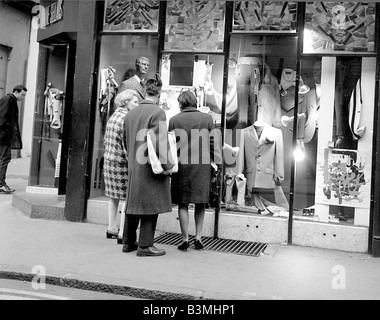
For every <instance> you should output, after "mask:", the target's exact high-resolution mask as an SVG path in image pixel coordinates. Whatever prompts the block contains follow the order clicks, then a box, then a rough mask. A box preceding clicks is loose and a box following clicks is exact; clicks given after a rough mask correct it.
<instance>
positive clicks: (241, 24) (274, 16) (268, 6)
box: [233, 1, 297, 32]
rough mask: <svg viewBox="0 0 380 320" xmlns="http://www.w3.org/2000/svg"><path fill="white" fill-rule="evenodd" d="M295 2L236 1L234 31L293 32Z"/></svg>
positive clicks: (295, 18)
mask: <svg viewBox="0 0 380 320" xmlns="http://www.w3.org/2000/svg"><path fill="white" fill-rule="evenodd" d="M296 26H297V3H296V2H293V1H237V2H235V4H234V23H233V30H234V31H249V32H252V31H261V32H263V31H265V32H268V31H269V32H270V31H274V32H279V31H281V32H295V31H296Z"/></svg>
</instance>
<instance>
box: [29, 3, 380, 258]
mask: <svg viewBox="0 0 380 320" xmlns="http://www.w3.org/2000/svg"><path fill="white" fill-rule="evenodd" d="M42 4H43V5H44V6H46V7H47V8H49V12H50V15H49V18H50V19H51V17H53V21H50V25H48V26H47V27H46V28H45V29H44V30H41V31H40V32H39V42H40V46H41V51H40V65H41V66H42V65H43V66H44V68H39V70H40V74H39V76H38V82H37V83H38V84H37V85H38V89H37V92H38V93H37V99H36V101H37V103H36V104H37V106H36V108H39V109H38V110H40V112H39V113H38V115H36V118H35V133H34V138H35V143H34V148H33V155H32V167H33V168H34V169H33V170H34V171H32V174H31V178H30V187H29V188H44V189H45V190H46V192H50V191H51V192H57V193H58V194H60V195H65V199H66V205H65V217H66V219H67V220H69V221H78V222H84V221H91V220H92V219H96V218H94V216H96V215H97V214H99V215H103V216H105V217H106V216H107V214H106V210H107V209H106V208H107V198H106V197H105V196H104V185H103V178H102V175H103V172H102V156H103V153H104V147H103V138H104V131H105V125H106V122H107V120H108V119H109V117H110V116H111V115H112V112H113V103H112V102H113V98H114V96H115V95H116V94H117V90H118V87H119V86H120V84H121V82H122V81H124V80H125V79H127V78H128V77H130V76H133V73H134V70H135V61H136V59H137V58H138V57H140V56H144V57H147V58H149V61H150V75H151V76H153V75H154V73H156V72H158V73H159V74H160V75H161V78H162V79H163V82H164V87H163V93H162V95H161V102H160V105H161V107H162V108H163V109H164V110H165V111H166V113H167V118H168V119H170V117H172V116H174V115H175V114H177V113H179V108H178V104H177V101H176V98H177V97H178V94H179V93H180V92H182V91H184V90H191V91H193V92H194V93H195V94H196V96H197V98H198V107H199V109H200V111H201V112H205V113H209V114H211V115H212V117H213V119H214V121H215V125H216V126H217V128H219V129H220V130H221V132H222V135H223V139H224V147H225V148H224V153H223V154H224V163H223V170H222V172H220V173H219V175H217V176H215V177H214V182H215V183H214V184H213V190H212V193H211V194H212V197H210V203H209V208H208V212H207V215H206V220H205V235H208V236H215V237H220V238H226V239H235V240H244V241H250V242H264V243H287V244H295V245H304V246H311V247H320V248H330V249H338V250H344V251H352V252H368V253H372V254H374V255H377V254H380V246H379V243H378V241H379V239H380V238H379V236H380V226H379V221H380V220H379V217H380V212H379V211H380V207H379V204H378V200H377V199H380V198H379V189H380V188H379V187H380V184H379V180H378V179H379V178H377V176H378V174H376V173H378V172H379V171H378V170H379V169H380V168H379V164H378V161H376V160H377V159H376V150H379V149H378V144H379V139H378V138H377V137H378V136H379V134H378V131H379V127H378V125H377V123H378V121H377V119H378V116H379V114H378V111H377V109H378V104H379V101H378V96H379V80H378V74H379V62H378V53H379V45H378V43H377V42H376V39H377V38H378V35H379V23H378V20H379V17H380V16H379V10H380V8H379V6H378V5H377V4H376V3H375V2H353V1H351V2H341V1H339V2H338V1H335V2H334V1H329V2H327V1H326V2H312V1H307V2H305V1H303V2H301V1H300V2H283V1H277V2H274V1H180V0H171V1H154V0H149V1H123V0H119V1H108V0H107V1H81V0H80V1H58V2H54V1H48V2H46V3H45V4H44V3H42ZM57 98H58V99H57ZM175 210H176V208H175V207H173V212H175ZM178 228H179V227H178V220H177V219H176V217H175V213H173V214H167V215H162V216H160V219H159V225H158V229H161V230H162V231H168V232H179V231H178V230H179V229H178Z"/></svg>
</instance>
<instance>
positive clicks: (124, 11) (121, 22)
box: [103, 0, 159, 32]
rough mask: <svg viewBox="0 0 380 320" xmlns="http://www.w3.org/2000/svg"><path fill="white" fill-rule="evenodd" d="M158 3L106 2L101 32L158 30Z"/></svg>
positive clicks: (135, 0)
mask: <svg viewBox="0 0 380 320" xmlns="http://www.w3.org/2000/svg"><path fill="white" fill-rule="evenodd" d="M158 18H159V1H156V0H116V1H115V0H106V8H105V17H104V27H103V31H156V32H157V30H158Z"/></svg>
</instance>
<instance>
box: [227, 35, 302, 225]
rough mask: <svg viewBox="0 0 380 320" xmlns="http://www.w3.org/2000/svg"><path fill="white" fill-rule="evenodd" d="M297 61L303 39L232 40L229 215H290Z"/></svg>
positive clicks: (255, 37) (237, 37)
mask: <svg viewBox="0 0 380 320" xmlns="http://www.w3.org/2000/svg"><path fill="white" fill-rule="evenodd" d="M296 62H297V37H293V36H274V35H273V36H263V35H262V36H259V35H233V36H232V37H231V46H230V59H229V74H228V91H227V95H226V125H225V142H226V145H225V150H224V159H225V175H224V177H223V184H224V188H223V190H224V194H223V197H222V210H224V211H227V212H229V211H232V212H245V213H250V214H257V215H260V216H262V215H265V216H271V217H285V218H286V217H288V215H289V193H290V180H291V164H292V161H293V153H292V150H293V138H292V137H293V133H292V131H291V130H289V128H290V123H291V121H292V119H293V117H294V107H295V92H296V65H297V63H296ZM301 93H302V92H301Z"/></svg>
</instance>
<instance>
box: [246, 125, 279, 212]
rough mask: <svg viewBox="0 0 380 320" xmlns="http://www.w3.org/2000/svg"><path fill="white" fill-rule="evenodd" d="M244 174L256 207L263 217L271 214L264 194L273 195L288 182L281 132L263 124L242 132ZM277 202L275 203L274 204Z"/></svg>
mask: <svg viewBox="0 0 380 320" xmlns="http://www.w3.org/2000/svg"><path fill="white" fill-rule="evenodd" d="M240 151H241V154H242V157H241V159H240V163H239V169H241V172H243V171H244V172H245V173H246V179H247V180H246V184H247V188H248V192H249V193H250V194H251V199H252V200H253V201H252V203H251V204H254V205H255V206H256V207H257V209H258V210H259V212H260V213H261V214H269V213H270V212H269V211H268V210H267V209H266V207H265V205H264V203H263V197H262V194H272V195H273V199H275V197H274V190H275V188H276V187H277V186H278V185H279V184H280V183H281V181H283V180H284V149H283V138H282V132H281V130H280V129H277V128H274V127H272V126H270V125H268V124H266V123H264V121H262V120H257V121H255V122H254V124H253V125H252V126H250V127H248V128H246V129H244V130H242V134H241V139H240ZM273 202H275V200H273Z"/></svg>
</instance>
